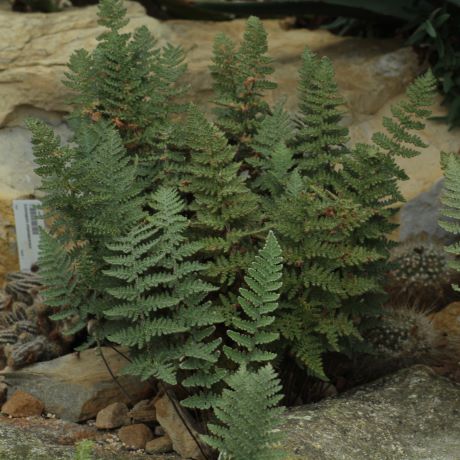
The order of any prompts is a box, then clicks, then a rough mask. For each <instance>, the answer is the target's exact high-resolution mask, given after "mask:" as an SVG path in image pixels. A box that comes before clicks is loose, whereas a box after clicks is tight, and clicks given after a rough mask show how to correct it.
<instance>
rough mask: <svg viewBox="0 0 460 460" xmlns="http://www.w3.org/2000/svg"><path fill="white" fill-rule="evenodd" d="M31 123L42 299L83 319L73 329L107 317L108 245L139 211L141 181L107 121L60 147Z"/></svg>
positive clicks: (45, 130)
mask: <svg viewBox="0 0 460 460" xmlns="http://www.w3.org/2000/svg"><path fill="white" fill-rule="evenodd" d="M28 126H29V128H30V129H31V131H32V134H33V138H32V143H33V146H34V155H35V161H36V163H37V165H38V167H37V169H36V172H37V174H38V175H39V176H41V177H42V178H43V181H42V190H43V191H45V192H46V195H45V197H44V198H43V207H44V210H45V217H46V219H47V220H48V222H49V226H48V234H47V235H44V236H43V238H42V243H41V255H40V262H39V263H40V267H41V273H42V276H43V277H44V281H45V285H47V286H48V289H45V291H44V298H45V301H46V302H47V303H48V304H49V305H50V306H53V307H56V308H57V310H58V311H57V313H56V315H55V316H54V319H66V318H71V317H75V316H76V317H78V318H79V321H78V322H77V323H76V325H75V327H74V328H73V329H72V330H71V331H69V334H72V333H75V332H77V331H79V330H81V329H83V328H84V327H85V326H86V325H87V322H88V320H90V319H91V318H97V319H101V318H102V312H103V310H104V308H105V298H106V291H105V288H106V282H105V279H104V277H103V276H102V274H101V270H102V269H103V268H104V266H105V262H104V256H105V255H106V254H107V249H106V244H107V243H108V242H110V241H111V240H112V239H113V238H115V237H116V236H119V235H121V234H123V232H124V231H126V230H127V229H128V228H130V226H132V225H133V223H134V222H137V221H138V220H139V219H140V218H141V217H142V205H143V198H142V197H141V196H140V191H141V188H140V186H139V185H138V184H137V181H136V167H135V165H133V164H131V162H130V161H129V158H128V156H127V153H126V150H125V148H124V147H123V144H122V140H121V138H120V136H119V134H118V133H117V131H116V130H115V129H114V128H113V127H112V126H110V125H109V124H108V123H107V122H105V121H102V120H101V121H99V122H98V123H95V124H92V125H87V126H86V129H85V130H84V131H83V130H82V131H80V132H79V135H78V136H76V137H75V139H74V142H75V144H76V145H75V146H72V147H70V146H61V145H60V141H59V139H58V138H57V137H56V136H54V134H53V132H52V130H51V129H50V128H49V127H47V126H46V125H45V124H43V123H42V122H39V121H33V120H31V121H29V123H28Z"/></svg>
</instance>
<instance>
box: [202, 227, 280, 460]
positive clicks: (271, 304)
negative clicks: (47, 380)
mask: <svg viewBox="0 0 460 460" xmlns="http://www.w3.org/2000/svg"><path fill="white" fill-rule="evenodd" d="M281 277H282V257H281V247H280V246H279V244H278V241H277V240H276V238H275V236H274V234H273V233H272V232H270V233H269V235H268V237H267V240H266V244H265V246H264V247H263V248H262V249H261V250H260V251H259V253H258V255H257V256H256V257H255V259H254V261H253V262H252V264H251V267H250V268H249V269H248V273H247V276H246V277H245V284H246V287H242V288H241V289H240V296H239V297H238V301H239V303H240V305H241V308H242V312H241V314H240V315H239V316H237V317H235V318H234V320H233V329H230V330H229V331H228V332H227V334H228V336H229V337H230V338H231V340H232V345H227V346H224V353H225V355H226V356H227V357H228V358H229V359H230V360H231V361H233V363H235V364H236V365H238V368H237V370H236V371H235V372H233V373H231V374H230V375H228V376H227V377H226V378H225V383H226V384H227V388H225V389H224V390H223V392H222V394H221V395H220V397H219V398H217V399H216V400H215V402H214V407H213V410H214V414H215V418H216V419H217V421H218V422H219V423H218V424H217V423H209V424H208V429H209V431H210V433H211V434H210V435H209V436H204V437H203V438H204V440H205V441H206V442H207V443H208V444H209V445H211V446H212V447H214V448H216V449H218V451H219V452H220V456H219V458H221V459H222V460H245V459H249V458H250V459H254V460H262V459H264V460H265V459H273V460H275V459H282V458H285V454H284V452H283V451H282V450H280V449H279V448H278V447H277V442H278V441H280V440H281V435H280V434H279V433H277V434H275V433H274V430H275V429H276V428H277V426H278V425H279V423H280V420H281V415H282V413H283V409H282V408H281V407H279V405H278V404H279V402H280V401H281V399H282V395H281V388H282V387H281V384H280V380H279V378H278V377H277V374H276V372H275V371H274V369H273V367H272V365H271V364H270V362H271V361H273V360H274V359H275V358H276V353H273V352H272V351H270V349H269V347H270V346H271V345H272V344H273V343H274V342H275V341H277V339H278V337H279V335H278V334H277V333H276V332H275V331H274V329H273V323H274V321H275V315H274V313H275V311H276V310H277V308H278V299H279V296H280V288H281ZM267 363H268V364H267Z"/></svg>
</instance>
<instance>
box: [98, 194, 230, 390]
mask: <svg viewBox="0 0 460 460" xmlns="http://www.w3.org/2000/svg"><path fill="white" fill-rule="evenodd" d="M150 206H151V207H152V209H153V210H154V213H153V214H152V215H151V216H150V217H149V218H148V220H149V222H148V223H143V224H139V225H136V226H135V227H134V228H133V229H131V230H130V232H129V233H128V234H127V235H126V236H123V237H120V238H118V239H116V240H115V241H114V242H113V243H111V244H109V245H108V248H109V249H110V250H111V251H112V253H113V255H111V256H108V257H106V258H105V260H106V262H107V263H108V264H110V266H111V268H110V269H108V270H105V274H106V275H107V276H109V277H111V278H114V279H116V280H118V285H115V286H114V287H110V288H108V293H109V294H110V295H111V296H112V297H113V298H114V299H115V302H116V303H115V304H114V306H113V307H112V308H110V309H107V310H106V311H105V315H106V316H107V317H109V318H111V319H113V320H114V321H115V322H116V323H115V324H114V326H115V325H118V330H115V331H113V332H111V333H110V335H109V339H110V340H112V341H113V342H115V343H117V344H119V345H123V346H126V347H129V348H130V349H131V350H133V362H132V363H131V364H129V365H128V366H126V368H125V372H127V373H129V374H132V375H136V376H139V377H141V378H142V379H143V380H145V379H149V378H156V379H158V380H161V381H163V382H165V383H168V384H170V385H175V384H177V383H178V380H179V378H178V373H179V371H180V369H181V368H182V369H186V370H187V371H188V374H190V375H188V378H187V380H184V381H183V382H182V384H183V385H185V386H187V387H189V386H192V385H199V384H203V383H204V382H205V381H206V386H208V387H211V386H212V385H213V384H214V383H216V381H215V380H217V381H218V380H220V379H219V375H220V374H219V372H217V373H214V375H212V374H211V371H214V369H215V366H214V365H215V363H216V362H217V359H218V357H219V353H218V351H217V350H218V348H219V345H220V342H221V339H220V338H210V336H212V334H213V332H214V330H215V325H216V324H217V323H218V322H219V321H221V319H220V316H219V314H218V312H217V311H216V309H215V308H213V306H212V305H211V303H210V302H208V301H206V300H205V299H206V296H207V294H208V293H209V292H211V291H212V290H214V289H215V288H214V287H213V286H212V285H210V284H209V283H206V282H205V281H203V280H202V279H200V276H199V275H200V273H201V272H203V271H204V270H205V269H206V266H205V265H204V264H202V263H201V262H199V261H197V260H194V255H195V254H196V253H197V251H198V250H199V249H200V247H201V246H202V243H200V242H197V241H195V242H190V241H188V240H187V238H186V236H185V230H186V228H187V225H188V221H187V218H186V217H184V216H183V215H182V214H181V213H182V212H183V210H184V203H183V202H182V200H181V199H180V197H179V195H178V193H177V192H176V191H175V190H174V189H171V188H167V187H162V188H159V189H158V191H157V192H155V194H154V195H152V197H151V200H150ZM115 327H116V326H115Z"/></svg>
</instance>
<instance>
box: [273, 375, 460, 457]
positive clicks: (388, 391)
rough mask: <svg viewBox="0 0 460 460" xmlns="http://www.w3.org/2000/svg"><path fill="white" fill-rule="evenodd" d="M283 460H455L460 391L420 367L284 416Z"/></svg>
mask: <svg viewBox="0 0 460 460" xmlns="http://www.w3.org/2000/svg"><path fill="white" fill-rule="evenodd" d="M282 429H283V431H284V432H285V433H286V438H285V440H284V441H283V446H284V447H285V449H286V450H287V451H288V452H289V453H290V455H291V456H290V457H288V458H289V460H371V459H372V460H374V459H375V460H377V459H378V460H458V459H460V386H459V385H457V384H455V383H453V382H452V381H450V380H447V379H445V378H443V377H440V376H438V375H436V374H435V373H434V372H433V371H432V370H431V369H429V368H428V367H425V366H414V367H411V368H409V369H404V370H402V371H399V372H397V373H395V374H393V375H390V376H387V377H384V378H383V379H380V380H378V381H376V382H375V383H372V384H368V385H365V386H362V387H360V388H357V389H355V390H352V391H350V392H348V393H344V394H343V395H341V396H339V397H336V398H331V399H327V400H324V401H322V402H320V403H317V404H312V405H309V406H302V407H297V408H294V409H293V410H291V411H290V412H289V413H288V414H287V415H286V421H285V423H284V425H283V428H282Z"/></svg>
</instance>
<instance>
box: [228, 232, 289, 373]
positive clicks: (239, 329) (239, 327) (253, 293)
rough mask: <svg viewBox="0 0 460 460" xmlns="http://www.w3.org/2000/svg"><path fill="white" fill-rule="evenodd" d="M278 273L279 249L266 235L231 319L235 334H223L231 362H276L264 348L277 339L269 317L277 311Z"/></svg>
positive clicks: (271, 318) (274, 239) (279, 262)
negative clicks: (238, 310) (238, 308)
mask: <svg viewBox="0 0 460 460" xmlns="http://www.w3.org/2000/svg"><path fill="white" fill-rule="evenodd" d="M282 269H283V266H282V257H281V247H280V246H279V244H278V241H277V240H276V238H275V236H274V234H273V233H272V232H270V233H269V235H268V238H267V242H266V244H265V246H264V247H263V248H262V249H261V250H260V251H259V253H258V255H257V256H256V257H255V260H254V261H253V262H252V264H251V266H250V268H249V269H248V274H247V276H246V277H245V278H244V279H245V284H246V286H247V287H241V288H240V295H239V297H238V303H239V305H240V306H241V314H239V315H236V316H235V317H234V318H233V324H232V326H233V327H234V328H235V329H236V330H232V329H229V330H228V332H227V334H228V335H229V337H230V338H231V339H232V341H233V342H234V346H233V347H230V346H225V347H224V352H225V354H226V355H227V356H228V358H230V359H231V360H232V361H233V362H235V363H237V364H240V365H241V364H248V365H249V364H256V363H261V362H266V361H273V360H274V359H275V358H276V354H275V353H272V352H270V351H267V350H266V349H265V347H266V346H268V345H269V344H270V343H272V342H275V341H276V340H277V339H278V334H277V333H276V332H275V331H274V330H273V323H274V321H275V316H274V315H273V313H274V312H275V310H276V309H277V308H278V299H279V296H280V288H281V276H282Z"/></svg>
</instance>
